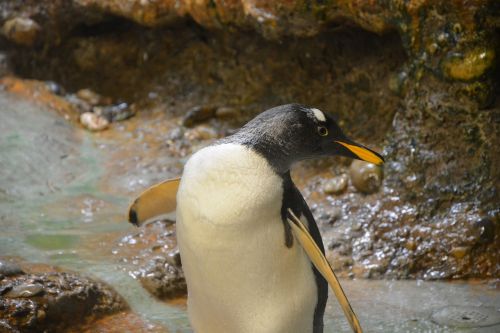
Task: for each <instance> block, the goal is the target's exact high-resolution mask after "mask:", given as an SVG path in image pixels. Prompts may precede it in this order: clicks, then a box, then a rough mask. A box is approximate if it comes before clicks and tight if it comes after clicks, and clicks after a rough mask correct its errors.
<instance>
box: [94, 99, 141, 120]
mask: <svg viewBox="0 0 500 333" xmlns="http://www.w3.org/2000/svg"><path fill="white" fill-rule="evenodd" d="M92 111H93V112H94V113H95V114H97V115H98V116H100V117H103V118H106V120H108V121H109V122H115V121H122V120H125V119H128V118H130V117H132V116H133V115H135V107H134V105H131V106H130V107H129V105H128V104H127V103H119V104H116V105H110V106H95V107H93V108H92Z"/></svg>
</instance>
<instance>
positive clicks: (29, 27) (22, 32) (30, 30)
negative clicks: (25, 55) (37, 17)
mask: <svg viewBox="0 0 500 333" xmlns="http://www.w3.org/2000/svg"><path fill="white" fill-rule="evenodd" d="M40 29H41V28H40V26H39V25H38V23H36V22H35V21H34V20H32V19H30V18H26V17H15V18H12V19H10V20H7V21H5V23H4V24H3V27H2V33H3V35H4V36H5V37H7V38H8V39H10V40H11V41H13V42H14V43H17V44H20V45H25V46H32V45H33V44H34V43H35V41H36V38H37V36H38V34H39V32H40Z"/></svg>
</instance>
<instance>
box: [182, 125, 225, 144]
mask: <svg viewBox="0 0 500 333" xmlns="http://www.w3.org/2000/svg"><path fill="white" fill-rule="evenodd" d="M217 137H218V134H217V131H216V130H215V129H213V128H212V127H210V126H207V125H199V126H196V128H193V129H192V130H190V131H189V132H188V134H187V139H188V140H210V139H215V138H217Z"/></svg>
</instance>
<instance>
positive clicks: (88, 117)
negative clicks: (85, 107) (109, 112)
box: [80, 112, 109, 132]
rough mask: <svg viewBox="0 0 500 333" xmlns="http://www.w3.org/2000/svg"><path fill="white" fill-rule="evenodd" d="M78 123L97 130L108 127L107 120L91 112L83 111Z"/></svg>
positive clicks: (91, 129) (94, 130)
mask: <svg viewBox="0 0 500 333" xmlns="http://www.w3.org/2000/svg"><path fill="white" fill-rule="evenodd" d="M80 123H81V124H82V125H83V126H84V127H85V128H87V129H88V130H90V131H93V132H97V131H102V130H105V129H106V128H108V126H109V121H108V120H107V119H106V118H104V117H102V116H99V115H97V114H95V113H93V112H84V113H82V114H81V116H80Z"/></svg>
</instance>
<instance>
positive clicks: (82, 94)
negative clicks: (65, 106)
mask: <svg viewBox="0 0 500 333" xmlns="http://www.w3.org/2000/svg"><path fill="white" fill-rule="evenodd" d="M76 96H77V97H78V98H80V99H82V100H84V101H85V102H87V103H88V104H90V105H91V106H96V105H106V104H110V103H111V100H110V98H105V97H103V96H101V95H99V94H98V93H96V92H95V91H92V90H91V89H80V90H78V91H77V92H76Z"/></svg>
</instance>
